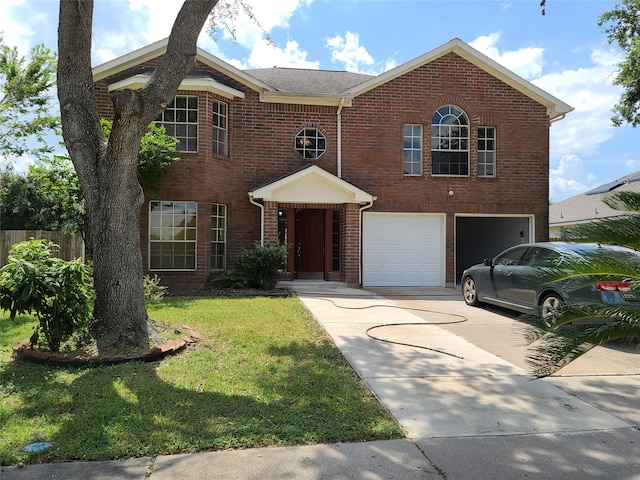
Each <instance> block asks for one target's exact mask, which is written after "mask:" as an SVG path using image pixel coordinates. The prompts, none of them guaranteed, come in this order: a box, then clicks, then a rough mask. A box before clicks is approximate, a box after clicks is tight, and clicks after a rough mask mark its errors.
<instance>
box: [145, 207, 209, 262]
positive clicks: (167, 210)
mask: <svg viewBox="0 0 640 480" xmlns="http://www.w3.org/2000/svg"><path fill="white" fill-rule="evenodd" d="M197 212H198V205H197V204H196V202H162V201H151V202H149V269H150V270H195V268H196V231H197V215H198V213H197Z"/></svg>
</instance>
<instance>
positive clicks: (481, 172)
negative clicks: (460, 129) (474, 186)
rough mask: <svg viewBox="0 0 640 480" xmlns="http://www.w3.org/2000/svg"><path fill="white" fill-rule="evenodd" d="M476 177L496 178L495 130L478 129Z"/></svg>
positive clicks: (487, 128) (489, 128) (491, 128)
mask: <svg viewBox="0 0 640 480" xmlns="http://www.w3.org/2000/svg"><path fill="white" fill-rule="evenodd" d="M478 176H479V177H495V176H496V129H495V127H480V128H478Z"/></svg>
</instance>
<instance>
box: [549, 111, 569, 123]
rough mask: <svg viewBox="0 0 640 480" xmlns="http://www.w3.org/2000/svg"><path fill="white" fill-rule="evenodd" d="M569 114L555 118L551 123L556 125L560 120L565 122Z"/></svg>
mask: <svg viewBox="0 0 640 480" xmlns="http://www.w3.org/2000/svg"><path fill="white" fill-rule="evenodd" d="M566 116H567V114H566V113H563V114H562V115H560V116H559V117H556V118H554V119H553V120H549V123H550V124H551V123H556V122H559V121H560V120H564V117H566Z"/></svg>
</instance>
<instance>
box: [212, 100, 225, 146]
mask: <svg viewBox="0 0 640 480" xmlns="http://www.w3.org/2000/svg"><path fill="white" fill-rule="evenodd" d="M227 120H228V118H227V104H226V103H224V102H219V101H217V100H214V101H213V153H214V155H221V156H223V157H226V156H227V155H228V151H227V139H228V128H227V123H228V122H227Z"/></svg>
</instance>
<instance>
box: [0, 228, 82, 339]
mask: <svg viewBox="0 0 640 480" xmlns="http://www.w3.org/2000/svg"><path fill="white" fill-rule="evenodd" d="M58 248H59V247H58V246H57V245H56V244H54V243H52V242H50V241H48V240H46V239H42V240H34V239H31V240H29V241H26V242H22V243H18V244H16V245H14V246H13V248H12V249H11V252H9V259H8V263H7V265H5V266H4V267H3V268H2V270H0V308H2V309H3V310H8V311H9V312H10V316H11V319H12V320H13V319H15V317H16V315H17V314H23V313H27V314H31V315H35V317H36V318H37V319H38V320H39V325H38V326H37V327H36V330H35V331H34V333H33V335H32V336H31V343H32V344H35V343H38V340H39V338H40V335H42V336H43V337H44V343H45V347H46V348H48V349H49V350H51V351H53V352H58V351H60V345H61V344H62V343H63V342H65V341H66V340H67V339H69V338H70V337H71V336H72V335H73V334H74V333H75V332H77V331H80V330H82V329H83V328H84V326H85V325H86V322H87V320H88V319H89V318H90V317H91V310H92V307H93V298H94V290H93V286H92V281H91V267H89V266H88V265H85V264H84V263H82V261H81V260H74V261H68V260H63V259H61V258H56V257H54V256H53V251H54V249H58Z"/></svg>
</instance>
